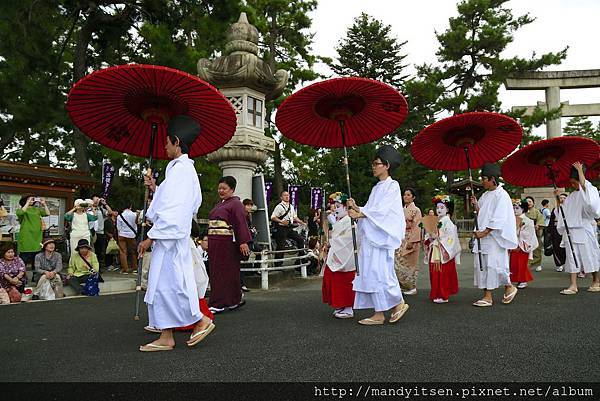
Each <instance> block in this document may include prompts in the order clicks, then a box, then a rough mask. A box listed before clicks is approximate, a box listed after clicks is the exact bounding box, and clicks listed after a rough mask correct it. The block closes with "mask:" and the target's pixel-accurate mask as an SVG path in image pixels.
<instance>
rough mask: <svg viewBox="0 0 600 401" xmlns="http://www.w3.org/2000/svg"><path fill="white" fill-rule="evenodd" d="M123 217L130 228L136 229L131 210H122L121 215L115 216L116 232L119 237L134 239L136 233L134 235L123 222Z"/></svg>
mask: <svg viewBox="0 0 600 401" xmlns="http://www.w3.org/2000/svg"><path fill="white" fill-rule="evenodd" d="M123 217H124V218H125V220H127V223H129V225H130V226H131V227H133V228H135V229H137V227H136V224H135V213H133V212H132V211H131V209H125V210H123V213H121V214H120V215H119V216H117V231H118V232H119V237H123V238H135V236H136V233H134V232H133V231H132V230H131V228H129V226H128V225H127V224H126V223H125V221H123Z"/></svg>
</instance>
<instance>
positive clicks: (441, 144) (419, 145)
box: [411, 112, 523, 270]
mask: <svg viewBox="0 0 600 401" xmlns="http://www.w3.org/2000/svg"><path fill="white" fill-rule="evenodd" d="M522 136H523V129H522V128H521V126H520V125H519V123H518V122H516V121H515V120H513V119H512V118H510V117H508V116H505V115H504V114H498V113H491V112H472V113H464V114H457V115H455V116H452V117H448V118H444V119H443V120H440V121H438V122H435V123H433V124H431V125H430V126H429V127H427V128H425V129H424V130H422V131H421V132H419V134H418V135H417V136H416V137H415V139H414V140H413V142H412V146H411V153H412V155H413V157H414V158H415V160H416V161H418V162H419V163H421V164H422V165H424V166H426V167H429V168H433V169H436V170H445V171H457V170H468V171H469V181H473V174H472V172H471V169H472V168H480V167H482V166H483V165H484V164H485V163H495V162H497V161H498V160H500V159H502V158H503V157H504V156H506V155H508V154H509V153H510V152H512V151H513V150H514V149H515V148H516V147H517V146H518V145H519V143H521V138H522ZM471 195H472V196H475V191H474V190H473V187H471ZM475 229H476V230H477V231H479V224H478V222H477V217H476V218H475ZM477 245H478V248H477V249H479V250H481V242H480V240H479V238H477ZM478 255H479V268H480V269H481V270H483V262H482V259H481V252H478Z"/></svg>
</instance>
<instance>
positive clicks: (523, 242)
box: [517, 213, 540, 259]
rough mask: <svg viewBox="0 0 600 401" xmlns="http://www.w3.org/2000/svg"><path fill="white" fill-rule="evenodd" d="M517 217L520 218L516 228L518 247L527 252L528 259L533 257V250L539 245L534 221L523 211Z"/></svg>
mask: <svg viewBox="0 0 600 401" xmlns="http://www.w3.org/2000/svg"><path fill="white" fill-rule="evenodd" d="M517 218H520V220H521V223H520V228H519V230H518V239H519V248H520V249H521V250H522V251H523V252H525V253H528V254H529V259H533V251H535V250H536V249H537V248H538V246H540V242H539V241H538V239H537V235H536V232H535V223H534V222H533V220H531V219H530V218H529V217H527V216H525V214H524V213H523V214H522V215H520V216H518V217H517Z"/></svg>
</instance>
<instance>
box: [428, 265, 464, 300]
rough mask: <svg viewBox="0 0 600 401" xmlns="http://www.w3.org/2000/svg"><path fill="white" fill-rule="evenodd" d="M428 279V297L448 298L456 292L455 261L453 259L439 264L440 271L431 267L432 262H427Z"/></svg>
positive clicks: (432, 298)
mask: <svg viewBox="0 0 600 401" xmlns="http://www.w3.org/2000/svg"><path fill="white" fill-rule="evenodd" d="M429 281H430V283H431V291H430V292H429V299H431V300H434V299H437V298H441V299H448V297H449V296H450V295H454V294H456V293H457V292H458V274H457V273H456V263H455V262H454V259H452V260H450V261H449V262H448V263H443V264H442V265H441V271H436V270H435V269H434V268H433V263H429Z"/></svg>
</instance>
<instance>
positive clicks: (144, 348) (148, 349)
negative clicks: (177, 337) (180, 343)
mask: <svg viewBox="0 0 600 401" xmlns="http://www.w3.org/2000/svg"><path fill="white" fill-rule="evenodd" d="M173 348H175V347H174V346H172V345H157V344H152V343H150V344H146V345H140V351H142V352H158V351H173Z"/></svg>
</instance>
